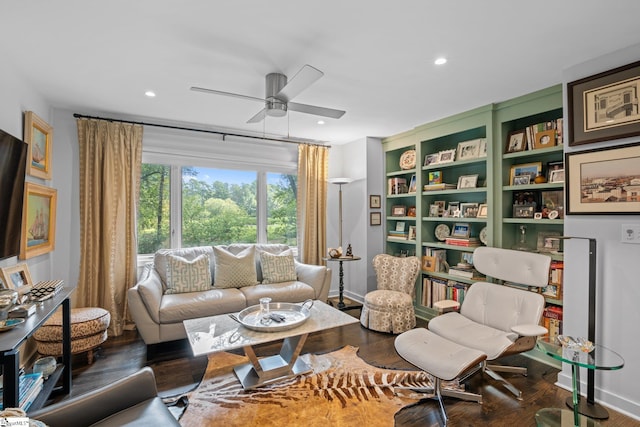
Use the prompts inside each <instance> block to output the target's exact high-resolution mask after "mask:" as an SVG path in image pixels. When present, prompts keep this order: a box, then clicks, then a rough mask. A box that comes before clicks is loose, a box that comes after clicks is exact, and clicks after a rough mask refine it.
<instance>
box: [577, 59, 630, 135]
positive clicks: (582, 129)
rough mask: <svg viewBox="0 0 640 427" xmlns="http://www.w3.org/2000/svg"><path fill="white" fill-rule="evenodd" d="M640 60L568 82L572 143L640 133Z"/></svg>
mask: <svg viewBox="0 0 640 427" xmlns="http://www.w3.org/2000/svg"><path fill="white" fill-rule="evenodd" d="M639 97H640V61H639V62H634V63H632V64H628V65H625V66H622V67H618V68H615V69H613V70H609V71H605V72H603V73H600V74H596V75H594V76H590V77H586V78H583V79H580V80H576V81H574V82H571V83H568V84H567V98H568V110H569V145H570V146H574V145H579V144H589V143H592V142H597V141H606V140H612V139H617V138H626V137H629V136H635V135H640V110H639V109H638V99H639Z"/></svg>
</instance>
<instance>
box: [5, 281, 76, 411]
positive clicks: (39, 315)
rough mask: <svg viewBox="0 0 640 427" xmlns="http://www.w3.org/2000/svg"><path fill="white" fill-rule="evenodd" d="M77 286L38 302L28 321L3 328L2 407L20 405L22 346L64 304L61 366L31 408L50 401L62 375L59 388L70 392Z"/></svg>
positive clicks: (65, 288)
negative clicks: (72, 295)
mask: <svg viewBox="0 0 640 427" xmlns="http://www.w3.org/2000/svg"><path fill="white" fill-rule="evenodd" d="M73 291H75V288H71V287H64V288H62V290H61V291H60V292H58V294H57V295H55V296H54V297H53V298H50V299H48V300H46V301H43V302H42V303H40V304H38V308H37V309H36V312H35V313H34V314H32V315H31V316H29V317H27V318H26V319H25V322H24V323H23V324H21V325H18V326H16V327H15V328H13V329H10V330H8V331H5V332H0V361H1V362H2V373H3V377H2V388H3V396H2V399H3V402H2V403H3V405H4V406H3V407H4V408H17V407H18V406H19V405H18V403H19V402H18V398H19V389H18V386H19V379H20V378H19V377H20V346H22V344H24V343H25V342H26V341H27V338H29V337H30V336H31V335H32V334H33V333H34V332H35V331H36V330H37V329H38V328H39V327H40V326H42V324H43V323H44V322H46V321H47V319H48V318H49V317H51V315H52V314H53V313H54V312H55V311H56V310H57V309H58V308H59V307H60V306H62V366H58V368H57V369H56V372H55V373H54V374H53V375H51V376H50V377H49V379H48V380H47V381H46V382H45V386H44V389H43V390H42V391H41V392H40V394H39V395H38V397H37V399H36V400H35V401H34V402H33V403H32V405H31V407H30V408H29V410H30V411H33V410H35V409H38V408H39V407H41V406H43V405H44V403H45V402H46V401H47V399H48V397H49V394H51V392H52V391H53V388H54V386H55V384H56V382H57V380H58V379H59V378H60V376H62V387H61V388H60V391H61V392H62V393H65V394H69V393H70V392H71V302H70V300H69V297H70V295H71V294H72V293H73Z"/></svg>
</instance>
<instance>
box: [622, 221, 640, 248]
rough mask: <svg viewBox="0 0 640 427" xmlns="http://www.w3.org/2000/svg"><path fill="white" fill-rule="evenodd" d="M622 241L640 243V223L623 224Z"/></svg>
mask: <svg viewBox="0 0 640 427" xmlns="http://www.w3.org/2000/svg"><path fill="white" fill-rule="evenodd" d="M620 241H621V242H622V243H635V244H640V224H622V229H621V234H620Z"/></svg>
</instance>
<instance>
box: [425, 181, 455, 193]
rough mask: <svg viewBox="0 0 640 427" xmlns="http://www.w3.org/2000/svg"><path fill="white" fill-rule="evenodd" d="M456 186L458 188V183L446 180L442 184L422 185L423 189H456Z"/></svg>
mask: <svg viewBox="0 0 640 427" xmlns="http://www.w3.org/2000/svg"><path fill="white" fill-rule="evenodd" d="M456 188H458V185H457V184H447V183H445V182H441V183H440V184H430V185H423V186H422V190H423V191H436V190H455V189H456Z"/></svg>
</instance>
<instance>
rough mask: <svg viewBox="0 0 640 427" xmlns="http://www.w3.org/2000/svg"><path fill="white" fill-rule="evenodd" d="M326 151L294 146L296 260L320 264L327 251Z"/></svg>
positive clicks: (314, 146) (312, 147) (327, 168)
mask: <svg viewBox="0 0 640 427" xmlns="http://www.w3.org/2000/svg"><path fill="white" fill-rule="evenodd" d="M328 159H329V148H328V147H322V146H318V145H307V144H300V145H298V249H299V254H300V261H301V262H304V263H307V264H316V265H322V264H323V260H322V258H323V257H324V256H325V251H326V249H327V237H326V232H327V175H328V170H329V161H328Z"/></svg>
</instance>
